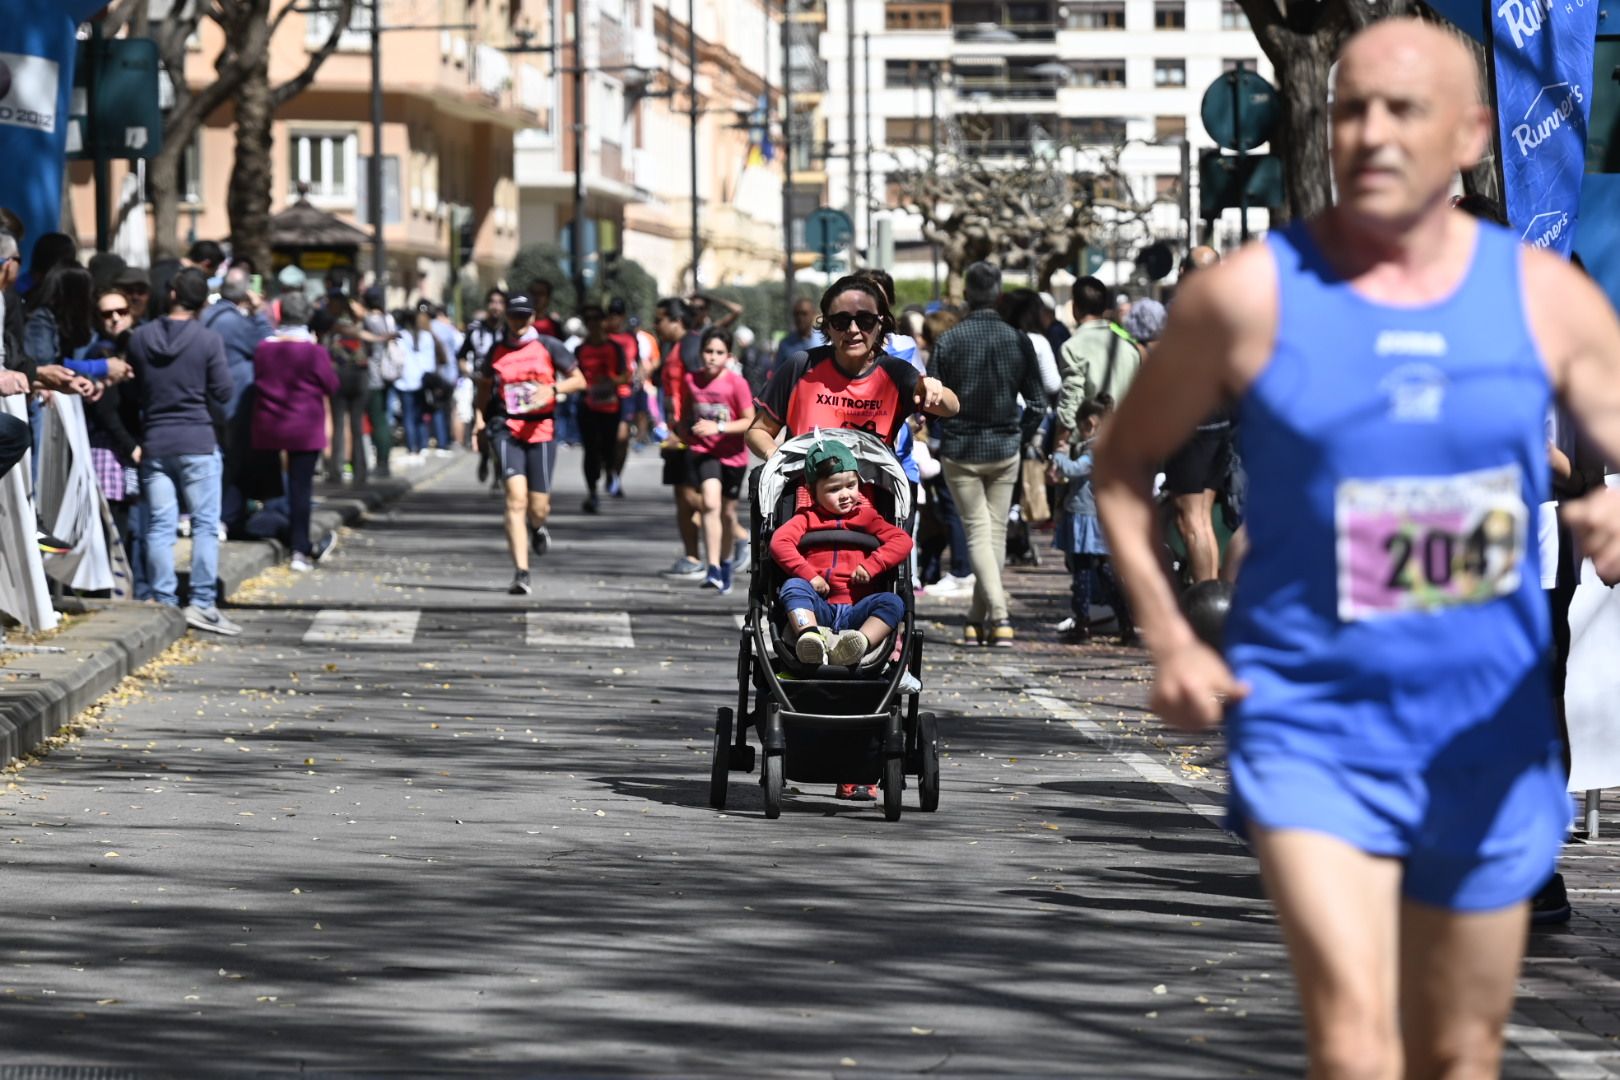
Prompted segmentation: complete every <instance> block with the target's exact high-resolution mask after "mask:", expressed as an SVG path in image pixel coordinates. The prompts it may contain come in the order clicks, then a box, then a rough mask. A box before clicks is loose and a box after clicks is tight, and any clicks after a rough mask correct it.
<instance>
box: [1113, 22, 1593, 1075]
mask: <svg viewBox="0 0 1620 1080" xmlns="http://www.w3.org/2000/svg"><path fill="white" fill-rule="evenodd" d="M1477 87H1478V74H1477V72H1476V71H1475V69H1474V66H1473V62H1472V60H1471V58H1470V55H1469V54H1468V52H1467V51H1466V50H1465V49H1464V48H1463V47H1462V46H1461V45H1460V44H1459V42H1458V41H1457V40H1455V39H1454V38H1452V37H1451V36H1450V35H1448V34H1447V33H1445V32H1444V31H1442V30H1439V29H1436V28H1434V27H1430V26H1425V25H1423V24H1420V23H1417V22H1413V21H1408V20H1392V21H1388V22H1384V23H1380V24H1378V25H1375V26H1373V27H1371V28H1370V29H1368V30H1366V31H1364V32H1362V33H1361V34H1359V35H1357V36H1356V37H1355V38H1354V39H1352V41H1351V42H1350V43H1349V44H1348V45H1347V47H1346V48H1345V50H1344V53H1343V56H1342V59H1341V62H1340V65H1339V68H1338V74H1337V81H1336V85H1335V92H1334V102H1333V111H1332V120H1331V122H1332V154H1333V171H1334V176H1335V179H1336V181H1337V184H1338V192H1339V199H1340V202H1339V204H1338V205H1337V206H1336V207H1334V208H1333V209H1331V210H1329V211H1327V212H1326V213H1324V214H1322V215H1320V216H1318V217H1316V218H1314V219H1312V220H1310V221H1307V222H1303V223H1299V224H1297V225H1295V226H1293V227H1290V228H1289V229H1287V230H1286V231H1284V232H1279V233H1275V234H1273V235H1272V236H1271V237H1270V238H1268V240H1267V242H1265V243H1263V244H1257V245H1254V246H1252V247H1249V248H1246V249H1245V250H1243V251H1241V252H1239V253H1238V254H1237V255H1236V256H1234V257H1232V258H1230V259H1229V260H1227V261H1226V262H1225V263H1224V264H1223V265H1221V266H1219V267H1215V268H1213V269H1210V270H1207V271H1202V272H1200V273H1198V274H1195V275H1193V277H1192V278H1191V280H1189V281H1188V283H1187V285H1186V288H1185V290H1184V291H1183V292H1182V293H1181V295H1180V296H1178V297H1177V300H1176V303H1175V304H1174V305H1173V307H1172V309H1171V315H1170V321H1169V326H1168V328H1167V331H1166V333H1165V335H1164V337H1162V338H1161V339H1160V341H1159V344H1158V346H1157V349H1156V351H1155V353H1154V358H1153V363H1151V364H1147V365H1144V366H1143V368H1142V373H1141V375H1140V376H1139V377H1138V379H1137V381H1136V383H1135V385H1134V386H1133V387H1132V389H1131V392H1130V394H1129V395H1128V396H1127V397H1126V400H1125V401H1124V403H1123V404H1122V406H1121V408H1120V410H1119V414H1118V415H1117V417H1115V419H1114V422H1113V423H1112V424H1110V426H1109V427H1108V429H1107V431H1106V433H1105V435H1104V445H1103V446H1102V448H1101V450H1100V453H1099V455H1098V460H1099V467H1098V471H1097V478H1096V481H1097V502H1098V504H1099V507H1100V509H1101V512H1102V516H1103V521H1104V524H1105V526H1106V528H1107V530H1108V538H1109V544H1110V546H1111V548H1112V549H1113V553H1114V560H1115V564H1116V566H1117V568H1118V570H1119V573H1120V575H1121V577H1123V578H1124V579H1125V583H1126V585H1127V587H1128V589H1129V591H1130V594H1131V602H1132V605H1133V607H1134V608H1135V610H1136V611H1137V612H1139V613H1140V614H1139V617H1140V619H1141V629H1142V633H1143V635H1144V636H1145V637H1146V638H1147V640H1148V643H1149V646H1150V647H1151V649H1152V651H1153V655H1154V660H1155V663H1156V664H1157V668H1158V672H1157V679H1156V682H1155V685H1154V690H1153V704H1154V707H1155V709H1156V710H1157V711H1158V712H1159V713H1160V714H1161V715H1162V716H1164V717H1165V718H1166V720H1168V721H1169V722H1170V723H1171V724H1173V725H1175V726H1177V727H1179V728H1183V729H1187V730H1199V729H1206V728H1211V727H1214V726H1215V725H1217V724H1219V723H1220V722H1221V720H1222V715H1223V712H1224V714H1225V719H1226V723H1227V729H1228V731H1227V736H1228V741H1229V757H1230V762H1231V772H1232V797H1231V812H1232V819H1233V822H1234V824H1235V825H1236V826H1237V827H1238V828H1240V829H1242V830H1244V831H1245V832H1246V833H1247V836H1248V838H1249V840H1250V842H1251V843H1252V844H1253V846H1254V849H1255V851H1256V853H1257V855H1258V856H1259V860H1260V869H1261V873H1262V875H1263V877H1264V879H1265V883H1266V887H1267V891H1268V893H1269V894H1270V896H1271V898H1272V901H1273V903H1274V904H1275V906H1276V910H1277V913H1278V916H1279V918H1280V920H1281V922H1282V926H1283V930H1284V936H1285V939H1286V941H1287V943H1288V949H1289V954H1290V958H1291V960H1292V964H1293V967H1294V971H1295V974H1296V976H1297V982H1298V987H1299V995H1300V998H1301V1003H1302V1006H1303V1012H1304V1016H1305V1022H1306V1031H1307V1037H1308V1045H1309V1054H1310V1075H1311V1076H1312V1077H1314V1078H1323V1080H1326V1078H1348V1077H1357V1078H1363V1077H1365V1078H1377V1080H1394V1078H1396V1077H1401V1076H1405V1077H1435V1078H1438V1077H1445V1078H1447V1080H1472V1078H1484V1077H1494V1076H1496V1075H1497V1073H1498V1067H1499V1062H1500V1055H1501V1039H1502V1027H1503V1023H1504V1022H1505V1019H1506V1017H1507V1015H1508V1013H1509V1010H1510V1009H1511V1006H1512V999H1513V987H1514V979H1515V976H1516V973H1517V971H1518V968H1519V962H1520V959H1521V954H1522V951H1523V948H1524V942H1525V928H1526V919H1527V913H1526V904H1525V902H1524V901H1525V899H1526V898H1527V897H1528V896H1530V895H1531V894H1532V893H1533V892H1534V891H1535V890H1536V887H1537V886H1538V885H1540V884H1541V882H1542V881H1544V880H1545V879H1546V877H1547V875H1548V874H1549V873H1550V872H1551V871H1552V868H1553V862H1554V859H1555V856H1556V855H1557V851H1558V847H1559V844H1560V842H1561V840H1562V837H1563V833H1564V829H1565V826H1566V824H1567V822H1568V819H1569V803H1568V799H1567V796H1566V795H1565V792H1564V786H1565V784H1564V780H1565V778H1564V774H1563V771H1562V768H1561V767H1560V762H1559V755H1558V750H1557V746H1556V742H1555V739H1554V734H1553V726H1552V719H1551V716H1550V708H1549V705H1548V702H1549V700H1550V699H1549V695H1548V691H1547V670H1546V657H1547V654H1548V645H1549V635H1548V624H1547V608H1546V604H1545V602H1544V600H1543V599H1542V597H1541V595H1540V590H1539V578H1540V575H1539V572H1538V569H1537V567H1536V565H1535V564H1536V559H1537V553H1536V550H1535V547H1534V545H1532V544H1528V543H1527V523H1528V521H1529V517H1530V508H1532V507H1534V506H1536V505H1537V504H1538V503H1539V502H1540V501H1541V500H1543V499H1544V498H1546V491H1547V487H1548V469H1547V464H1546V447H1545V440H1544V437H1543V422H1544V419H1545V414H1546V406H1547V402H1548V396H1549V392H1553V393H1556V394H1557V395H1558V396H1559V397H1560V398H1561V399H1562V400H1563V401H1564V403H1565V405H1566V406H1567V407H1568V408H1569V410H1570V412H1571V413H1572V414H1573V415H1574V417H1575V418H1576V420H1577V421H1578V422H1579V423H1580V424H1581V425H1582V426H1583V427H1584V428H1585V430H1586V431H1587V433H1588V434H1589V435H1590V436H1591V437H1592V438H1593V440H1594V441H1595V442H1596V443H1597V444H1598V446H1599V447H1600V449H1601V450H1602V451H1603V452H1604V453H1605V454H1606V455H1607V456H1608V457H1609V459H1610V460H1616V459H1620V324H1617V322H1616V319H1615V315H1614V312H1613V310H1612V309H1611V308H1610V306H1609V302H1608V300H1607V298H1606V297H1604V295H1603V294H1602V293H1601V292H1599V291H1598V289H1597V288H1596V287H1594V286H1593V285H1592V283H1591V282H1589V281H1587V280H1586V279H1585V278H1584V277H1582V275H1580V274H1579V273H1577V272H1576V271H1574V270H1572V269H1571V268H1570V267H1569V266H1568V265H1567V264H1566V263H1564V262H1563V260H1561V259H1557V258H1554V257H1552V256H1551V255H1548V254H1546V253H1544V252H1540V251H1536V250H1532V249H1527V248H1524V247H1522V246H1521V245H1520V244H1519V243H1518V241H1517V239H1516V237H1514V235H1513V234H1511V233H1509V232H1507V231H1505V230H1502V229H1499V228H1496V227H1494V226H1490V225H1486V224H1482V223H1477V222H1475V221H1474V220H1472V219H1471V218H1469V217H1467V216H1466V215H1464V214H1461V213H1458V212H1456V211H1453V210H1451V209H1449V207H1448V205H1447V197H1446V196H1447V192H1448V189H1449V187H1450V185H1451V183H1452V182H1453V178H1454V177H1455V176H1456V174H1457V170H1458V169H1459V168H1462V167H1466V166H1468V165H1471V164H1472V163H1473V162H1475V161H1476V160H1478V158H1479V157H1480V155H1481V154H1482V153H1483V151H1484V150H1485V147H1486V146H1487V143H1488V138H1489V124H1490V115H1489V113H1488V111H1487V110H1486V109H1485V108H1484V107H1483V106H1482V105H1481V104H1480V103H1479V100H1478V89H1477ZM1212 360H1213V361H1214V362H1211V361H1212ZM1223 402H1230V403H1233V404H1235V405H1236V407H1237V408H1238V410H1239V416H1240V420H1241V429H1240V430H1241V432H1242V441H1243V445H1244V448H1245V454H1244V459H1245V461H1246V462H1247V463H1248V466H1249V515H1248V522H1249V527H1250V530H1251V540H1252V549H1251V551H1250V554H1249V557H1248V561H1247V562H1246V563H1245V565H1244V567H1243V570H1242V573H1241V576H1240V578H1239V582H1238V587H1237V595H1236V598H1235V601H1234V604H1233V608H1232V612H1231V616H1230V618H1229V620H1228V622H1227V626H1226V642H1225V653H1226V655H1225V658H1224V659H1223V658H1222V657H1221V656H1218V655H1216V654H1215V653H1214V652H1212V651H1210V650H1209V649H1207V648H1205V647H1204V646H1203V645H1201V644H1199V642H1198V641H1197V639H1196V638H1195V637H1194V636H1193V633H1192V631H1191V630H1190V628H1189V627H1188V625H1187V623H1186V621H1185V620H1184V619H1183V618H1182V617H1181V615H1180V613H1179V612H1178V610H1177V608H1176V599H1175V595H1174V593H1173V592H1172V591H1171V588H1170V586H1169V584H1168V582H1167V581H1166V580H1165V578H1164V576H1163V574H1162V571H1161V570H1160V566H1159V561H1158V555H1157V549H1156V547H1155V545H1154V543H1153V539H1152V530H1153V523H1154V514H1153V507H1152V504H1151V502H1150V500H1149V492H1148V484H1149V478H1150V477H1151V474H1152V469H1153V465H1154V463H1156V462H1158V461H1159V460H1161V459H1162V458H1163V457H1164V455H1165V454H1167V453H1168V452H1169V451H1170V450H1171V449H1173V448H1174V447H1176V446H1177V445H1179V444H1180V443H1181V441H1182V440H1183V439H1185V438H1186V436H1187V434H1188V432H1190V431H1191V430H1192V429H1193V427H1194V425H1195V424H1197V423H1198V421H1199V420H1200V419H1201V418H1203V417H1204V416H1206V415H1208V413H1209V412H1210V411H1211V410H1212V409H1213V408H1215V407H1216V406H1218V405H1220V404H1222V403H1223ZM1565 519H1566V521H1568V522H1569V524H1570V525H1571V526H1572V527H1573V529H1574V530H1575V531H1576V533H1577V534H1578V536H1579V537H1580V542H1581V546H1582V550H1584V551H1586V552H1588V553H1589V554H1591V555H1592V557H1593V558H1594V559H1595V561H1596V562H1597V564H1598V569H1599V572H1600V573H1603V574H1604V575H1605V576H1606V577H1607V578H1609V579H1611V580H1612V579H1613V577H1614V575H1616V574H1617V573H1620V493H1616V492H1612V491H1606V490H1605V491H1599V492H1596V493H1594V494H1593V495H1591V496H1588V497H1586V498H1583V499H1581V500H1579V501H1578V502H1576V503H1574V504H1571V505H1570V506H1569V507H1568V508H1567V510H1566V512H1565ZM1228 665H1230V666H1228Z"/></svg>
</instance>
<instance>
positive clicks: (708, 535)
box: [698, 476, 730, 569]
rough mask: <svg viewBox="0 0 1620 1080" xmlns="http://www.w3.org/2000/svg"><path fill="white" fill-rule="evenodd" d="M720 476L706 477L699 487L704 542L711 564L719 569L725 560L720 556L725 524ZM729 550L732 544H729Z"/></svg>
mask: <svg viewBox="0 0 1620 1080" xmlns="http://www.w3.org/2000/svg"><path fill="white" fill-rule="evenodd" d="M722 501H723V500H722V499H721V497H720V478H719V477H718V476H710V477H707V478H706V479H704V481H703V486H702V487H701V488H699V489H698V506H699V508H700V510H701V513H702V515H703V544H704V547H705V549H706V550H707V551H708V555H709V565H710V566H712V567H714V568H716V569H718V568H719V566H720V563H721V562H722V561H723V560H722V559H721V558H720V544H721V531H722V529H723V527H724V526H723V524H722V522H721V519H720V504H721V502H722ZM727 550H728V551H729V550H730V546H729V545H727Z"/></svg>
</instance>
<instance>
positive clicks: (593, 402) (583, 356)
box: [574, 304, 635, 514]
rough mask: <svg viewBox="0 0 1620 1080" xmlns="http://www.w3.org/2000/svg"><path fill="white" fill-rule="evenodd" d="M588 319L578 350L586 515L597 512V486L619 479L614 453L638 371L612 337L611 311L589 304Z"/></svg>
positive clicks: (584, 313) (583, 314)
mask: <svg viewBox="0 0 1620 1080" xmlns="http://www.w3.org/2000/svg"><path fill="white" fill-rule="evenodd" d="M580 316H581V317H582V318H583V319H584V320H585V340H584V341H582V342H580V343H579V344H578V345H576V346H575V347H574V356H575V358H576V359H578V361H579V370H580V372H581V373H582V374H583V375H584V376H585V400H584V408H582V409H581V410H580V413H579V434H580V441H581V442H582V443H584V445H585V487H586V488H587V489H588V490H589V492H590V494H588V495H587V496H586V497H585V507H584V509H585V512H586V513H587V514H594V513H596V511H597V508H598V503H597V500H596V485H597V483H598V482H599V481H600V480H601V479H602V474H603V473H604V472H605V473H607V478H608V486H609V487H611V486H612V485H613V483H614V480H615V479H616V477H617V473H616V471H615V470H614V466H613V459H614V451H615V449H616V448H617V442H618V438H619V429H620V428H621V427H623V426H624V425H623V424H621V423H620V416H621V414H622V413H623V411H624V401H625V399H626V398H628V397H629V396H630V380H631V378H632V377H633V376H634V374H635V369H634V367H633V366H632V364H631V363H630V357H629V355H628V354H627V353H626V352H625V351H624V346H623V345H622V344H620V343H619V342H618V341H617V340H615V339H614V338H612V337H609V336H608V332H607V326H606V322H607V312H605V311H603V310H602V308H601V306H600V305H597V304H587V305H586V306H585V307H584V308H582V309H581V310H580Z"/></svg>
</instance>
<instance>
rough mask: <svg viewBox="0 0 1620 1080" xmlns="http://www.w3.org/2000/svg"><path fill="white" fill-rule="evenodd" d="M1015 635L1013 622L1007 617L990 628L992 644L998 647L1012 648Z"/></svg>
mask: <svg viewBox="0 0 1620 1080" xmlns="http://www.w3.org/2000/svg"><path fill="white" fill-rule="evenodd" d="M1013 636H1014V635H1013V628H1012V623H1010V622H1008V621H1007V620H1006V619H1002V620H1001V621H1000V622H998V623H996V625H995V626H993V627H991V628H990V644H992V645H994V646H996V647H998V648H1002V649H1010V648H1012V643H1013Z"/></svg>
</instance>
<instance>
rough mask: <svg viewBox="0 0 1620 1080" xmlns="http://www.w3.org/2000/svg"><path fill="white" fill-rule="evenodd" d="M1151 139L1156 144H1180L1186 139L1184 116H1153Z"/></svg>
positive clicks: (1185, 120)
mask: <svg viewBox="0 0 1620 1080" xmlns="http://www.w3.org/2000/svg"><path fill="white" fill-rule="evenodd" d="M1153 138H1154V140H1155V141H1156V142H1181V141H1183V140H1185V139H1186V138H1187V118H1186V117H1185V116H1155V117H1154V118H1153Z"/></svg>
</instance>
